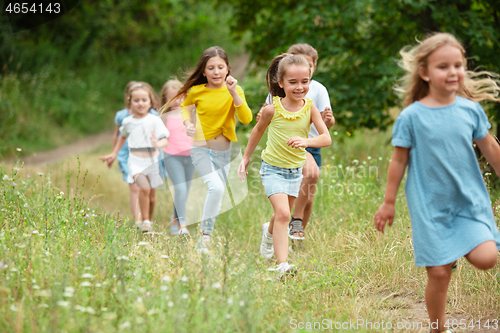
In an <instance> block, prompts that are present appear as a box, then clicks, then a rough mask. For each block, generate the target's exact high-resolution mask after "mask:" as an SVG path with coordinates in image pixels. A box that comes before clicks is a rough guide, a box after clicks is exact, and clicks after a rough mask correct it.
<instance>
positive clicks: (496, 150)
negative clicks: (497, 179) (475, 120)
mask: <svg viewBox="0 0 500 333" xmlns="http://www.w3.org/2000/svg"><path fill="white" fill-rule="evenodd" d="M476 144H477V146H478V147H479V149H481V153H483V155H484V157H486V160H487V161H488V163H489V164H490V165H491V166H492V167H493V169H495V172H496V173H497V175H499V176H500V145H499V144H498V142H497V140H495V138H494V137H493V136H491V134H490V133H488V134H486V136H485V137H484V138H482V139H481V140H476Z"/></svg>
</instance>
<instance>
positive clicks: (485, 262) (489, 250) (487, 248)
mask: <svg viewBox="0 0 500 333" xmlns="http://www.w3.org/2000/svg"><path fill="white" fill-rule="evenodd" d="M465 258H467V260H468V261H469V262H470V263H471V264H472V265H474V266H475V267H476V268H477V269H480V270H483V271H484V270H487V269H490V268H493V266H495V264H496V263H497V259H498V249H497V246H496V244H495V242H494V241H492V240H490V241H486V242H484V243H481V244H479V245H478V246H476V247H475V248H474V249H473V250H472V251H470V252H469V253H468V254H466V255H465Z"/></svg>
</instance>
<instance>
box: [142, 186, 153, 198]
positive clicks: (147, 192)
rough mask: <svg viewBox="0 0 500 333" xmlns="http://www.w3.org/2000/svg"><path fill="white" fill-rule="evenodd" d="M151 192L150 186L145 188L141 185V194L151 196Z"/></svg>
mask: <svg viewBox="0 0 500 333" xmlns="http://www.w3.org/2000/svg"><path fill="white" fill-rule="evenodd" d="M150 193H151V189H149V188H144V187H139V194H140V195H143V196H149V194H150Z"/></svg>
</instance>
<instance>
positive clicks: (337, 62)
mask: <svg viewBox="0 0 500 333" xmlns="http://www.w3.org/2000/svg"><path fill="white" fill-rule="evenodd" d="M218 3H231V4H232V6H233V7H234V11H235V15H234V20H233V26H232V30H233V31H234V32H235V33H236V34H237V35H238V36H243V34H244V33H245V32H246V31H251V37H250V41H249V43H248V49H249V51H250V52H251V53H252V56H253V60H255V61H256V62H257V63H258V64H261V65H263V64H266V65H267V64H268V63H269V62H270V59H272V58H273V57H274V56H275V55H276V54H278V53H280V52H284V51H286V49H287V48H288V46H290V45H291V44H294V43H299V42H305V43H309V44H311V45H312V46H313V47H315V48H316V49H317V50H318V53H319V55H320V61H319V66H318V69H317V72H316V73H315V78H317V79H318V80H319V81H320V82H322V83H323V84H325V86H326V87H327V88H328V90H329V92H330V97H331V98H332V107H333V108H334V112H335V115H336V118H337V120H338V122H339V123H341V124H342V125H343V126H345V127H346V128H347V129H348V130H352V129H355V128H358V127H366V128H381V129H385V128H386V127H387V126H388V125H389V124H390V123H391V122H392V118H391V117H390V116H389V109H390V108H392V107H394V106H398V105H399V98H398V97H397V96H396V95H395V93H394V91H393V89H392V87H393V86H394V84H395V83H396V80H397V78H398V77H399V76H400V75H401V74H402V72H401V70H400V69H399V68H398V66H397V64H396V63H397V60H398V52H399V50H400V49H401V48H402V47H403V46H405V45H408V44H415V39H416V38H417V39H422V38H423V37H424V36H425V35H426V34H428V33H430V32H435V31H447V32H450V33H452V34H454V35H455V36H457V38H458V39H459V40H461V41H462V42H463V43H464V45H465V47H466V50H467V55H468V56H469V57H470V56H473V61H471V63H470V64H469V68H472V69H474V68H476V67H481V68H482V69H485V70H490V71H495V72H500V63H499V62H498V60H497V59H498V57H499V55H500V4H499V2H498V0H439V1H436V0H399V1H393V0H337V1H332V0H304V1H290V0H284V1H264V0H218ZM497 105H498V104H497ZM489 112H490V115H491V116H493V118H494V119H495V120H497V121H498V120H500V108H499V107H498V106H495V109H491V110H490V111H489Z"/></svg>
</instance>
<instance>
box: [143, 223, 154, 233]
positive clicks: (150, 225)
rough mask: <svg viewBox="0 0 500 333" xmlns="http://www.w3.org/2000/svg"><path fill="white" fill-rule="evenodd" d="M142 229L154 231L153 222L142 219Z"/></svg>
mask: <svg viewBox="0 0 500 333" xmlns="http://www.w3.org/2000/svg"><path fill="white" fill-rule="evenodd" d="M141 231H142V232H151V231H153V222H151V221H148V220H144V221H142V224H141Z"/></svg>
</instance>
